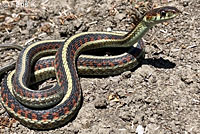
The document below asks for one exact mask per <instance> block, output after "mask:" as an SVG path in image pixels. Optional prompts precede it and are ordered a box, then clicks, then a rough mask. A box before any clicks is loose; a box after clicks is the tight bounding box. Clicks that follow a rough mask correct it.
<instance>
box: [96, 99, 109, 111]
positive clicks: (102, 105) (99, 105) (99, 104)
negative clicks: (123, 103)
mask: <svg viewBox="0 0 200 134" xmlns="http://www.w3.org/2000/svg"><path fill="white" fill-rule="evenodd" d="M94 105H95V108H96V109H105V108H106V107H107V105H108V104H107V101H106V99H97V100H96V102H95V104H94Z"/></svg>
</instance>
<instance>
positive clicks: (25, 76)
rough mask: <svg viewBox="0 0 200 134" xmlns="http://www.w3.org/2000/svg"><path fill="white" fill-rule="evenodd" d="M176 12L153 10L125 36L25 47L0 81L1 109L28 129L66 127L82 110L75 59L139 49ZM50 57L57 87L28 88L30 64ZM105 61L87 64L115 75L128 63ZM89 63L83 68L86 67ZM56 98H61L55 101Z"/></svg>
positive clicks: (85, 36) (87, 36)
mask: <svg viewBox="0 0 200 134" xmlns="http://www.w3.org/2000/svg"><path fill="white" fill-rule="evenodd" d="M179 13H180V11H179V10H178V9H177V8H175V7H171V6H165V7H160V8H155V9H152V10H150V11H148V12H146V14H145V15H144V16H143V17H142V18H141V20H140V21H139V23H138V24H137V25H136V27H135V28H133V29H132V30H131V31H130V32H128V33H127V34H121V33H114V32H83V33H79V34H75V35H73V36H71V37H70V38H68V39H66V40H65V41H59V40H45V41H40V42H36V43H33V44H31V45H28V46H26V47H25V48H24V49H23V50H22V51H21V52H20V54H19V56H18V59H17V62H16V67H15V70H14V71H12V72H11V73H9V74H8V75H6V76H5V78H4V79H3V81H2V85H1V90H0V101H1V103H2V105H3V107H4V108H5V109H6V111H7V112H8V113H9V114H10V115H11V116H13V117H14V118H15V119H17V120H18V121H20V123H21V124H23V125H24V126H27V127H29V128H31V129H37V130H44V129H55V128H57V127H61V126H63V125H65V124H66V123H67V122H69V121H70V120H71V119H72V118H73V117H75V115H76V114H78V111H79V109H80V107H81V102H82V101H81V100H82V90H81V85H80V81H79V77H78V73H79V71H78V69H77V58H78V57H79V55H81V54H82V53H83V52H85V51H88V50H92V51H93V50H95V49H99V48H118V49H121V48H126V47H131V46H133V44H136V45H135V46H139V47H141V45H138V44H140V43H137V42H138V41H139V40H141V38H142V37H143V36H144V35H145V33H147V31H148V30H149V29H150V28H151V27H153V26H154V25H156V24H159V23H162V22H165V21H167V20H171V19H173V18H174V17H176V16H177V15H178V14H179ZM58 42H61V43H58ZM55 50H56V54H55ZM142 50H143V48H142ZM141 53H143V51H140V52H139V53H137V54H135V55H136V57H137V56H138V55H141ZM52 54H55V58H54V62H53V68H54V70H55V76H56V79H57V84H56V86H53V87H52V88H49V89H47V90H44V91H42V92H40V91H34V90H31V89H29V88H28V86H29V84H30V83H31V82H30V80H31V70H32V68H33V65H34V64H33V63H35V62H36V61H37V60H38V59H40V58H41V57H43V56H49V55H52ZM86 57H87V56H86ZM88 57H91V56H88ZM104 58H105V57H104ZM118 58H121V57H118ZM126 58H127V57H126ZM94 59H95V58H94ZM105 59H107V62H105V61H103V60H102V59H101V58H100V59H99V61H101V62H99V63H97V62H94V63H91V62H90V60H89V61H88V63H89V64H91V67H93V68H95V69H96V70H95V71H98V69H99V68H101V67H102V66H105V67H104V68H103V69H102V70H103V71H104V70H105V71H108V70H110V72H113V73H115V72H114V71H112V70H117V69H115V67H119V66H123V65H124V64H126V63H127V62H128V61H129V60H130V59H123V60H121V61H120V62H112V61H113V60H114V58H111V59H109V58H105ZM96 60H97V59H96ZM89 64H85V65H83V66H88V65H89ZM115 64H116V65H115ZM134 64H137V62H136V60H134V61H133V63H132V65H134ZM122 68H123V67H122ZM122 70H123V69H122ZM89 71H90V69H89V68H87V69H86V72H89ZM108 74H109V73H108ZM116 74H117V73H116ZM91 75H92V74H91ZM99 75H100V74H99ZM49 96H50V97H49ZM59 97H60V98H61V99H57V98H59ZM29 98H30V101H32V99H31V98H33V99H35V100H38V102H40V101H41V100H44V103H45V100H46V99H47V100H48V103H52V104H51V105H50V106H47V107H45V105H47V104H44V105H43V106H44V107H42V106H41V107H32V105H31V104H30V105H29V104H28V103H27V102H24V101H28V100H29ZM52 98H53V99H52ZM54 98H56V103H55V102H52V101H54ZM33 104H34V103H33Z"/></svg>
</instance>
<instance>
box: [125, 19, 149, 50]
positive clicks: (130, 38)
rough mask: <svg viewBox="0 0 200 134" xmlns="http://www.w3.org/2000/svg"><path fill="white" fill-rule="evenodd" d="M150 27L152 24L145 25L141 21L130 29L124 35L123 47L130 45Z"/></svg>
mask: <svg viewBox="0 0 200 134" xmlns="http://www.w3.org/2000/svg"><path fill="white" fill-rule="evenodd" d="M151 27H152V26H147V25H146V24H145V22H143V21H141V22H140V23H139V24H138V25H137V26H136V27H135V28H134V29H133V30H132V31H130V32H129V33H128V34H126V35H125V37H124V39H123V47H130V46H132V45H133V44H135V43H136V42H137V41H139V40H140V39H141V38H142V37H143V36H144V34H145V33H146V32H147V31H148V30H149V29H150V28H151Z"/></svg>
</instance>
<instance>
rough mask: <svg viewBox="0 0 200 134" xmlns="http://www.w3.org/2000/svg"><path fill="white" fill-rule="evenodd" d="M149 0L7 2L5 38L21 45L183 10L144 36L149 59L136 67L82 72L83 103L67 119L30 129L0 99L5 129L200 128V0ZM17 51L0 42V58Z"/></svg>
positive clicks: (0, 21)
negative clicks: (161, 9) (153, 12)
mask: <svg viewBox="0 0 200 134" xmlns="http://www.w3.org/2000/svg"><path fill="white" fill-rule="evenodd" d="M11 2H12V1H11ZM146 3H151V2H144V1H137V2H136V1H134V0H115V1H114V0H90V1H87V0H74V1H73V0H71V1H70V0H68V1H62V0H54V1H53V0H46V1H44V0H43V1H40V2H38V1H29V3H28V4H26V5H25V6H26V7H25V8H23V7H22V6H21V5H18V6H19V7H18V8H9V7H7V6H6V5H5V3H3V4H4V5H3V7H2V8H1V9H0V41H1V43H18V44H20V45H22V46H24V45H26V44H27V43H29V42H33V41H36V40H46V39H64V38H68V37H70V36H72V35H74V34H76V33H80V32H83V31H107V30H118V31H119V30H126V31H129V30H130V29H131V28H132V27H133V26H134V23H133V22H135V17H136V16H142V14H144V11H146V10H149V9H151V8H153V7H157V6H164V5H171V6H176V7H177V8H178V9H180V10H181V11H182V14H181V15H180V16H179V17H177V18H176V19H174V20H172V21H170V22H167V23H164V24H159V25H157V26H155V27H153V28H152V29H151V30H150V31H149V32H148V33H147V34H146V35H145V36H144V41H145V48H146V55H145V59H144V60H143V61H142V63H141V65H140V66H138V67H137V68H136V69H135V70H132V71H127V72H124V73H122V74H121V75H117V76H112V77H111V76H110V77H104V78H82V77H81V78H80V81H81V86H82V91H83V97H84V100H83V106H82V107H81V109H80V111H79V113H78V115H77V117H76V118H75V119H74V120H72V121H71V122H69V123H68V124H66V125H65V126H63V127H61V128H58V129H56V130H49V131H35V130H30V129H28V128H26V127H24V126H22V125H21V124H20V123H19V122H18V121H15V120H13V119H12V118H11V117H9V116H8V114H7V113H6V112H5V111H4V109H3V107H2V106H1V105H0V119H1V121H0V133H31V134H34V133H37V134H42V133H47V132H48V133H56V134H57V133H66V134H68V133H69V134H72V133H76V134H86V133H87V134H95V133H98V134H101V133H102V134H118V133H119V134H126V133H133V134H134V133H137V132H136V130H138V128H143V129H144V131H145V133H146V134H175V133H177V134H179V133H180V134H197V133H200V112H199V111H200V69H199V68H200V46H199V43H200V39H199V38H198V37H200V2H199V1H197V0H191V1H187V0H180V1H171V0H168V1H167V0H165V1H164V0H163V1H157V0H156V1H154V3H153V5H151V4H149V5H146ZM37 5H38V6H37ZM1 6H2V4H1ZM136 11H137V12H138V13H136ZM18 53H19V52H18V51H16V50H8V51H5V50H1V51H0V64H1V66H4V65H6V64H8V63H10V62H11V61H14V60H16V58H17V56H16V55H17V54H18Z"/></svg>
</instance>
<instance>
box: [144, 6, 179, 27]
mask: <svg viewBox="0 0 200 134" xmlns="http://www.w3.org/2000/svg"><path fill="white" fill-rule="evenodd" d="M179 13H180V11H179V10H178V9H177V8H175V7H171V6H166V7H161V8H155V9H153V10H151V11H149V12H147V13H146V14H145V16H144V17H143V21H144V22H145V23H146V25H148V26H153V25H155V24H158V23H161V22H165V21H167V20H170V19H173V18H174V17H176V16H177V15H178V14H179Z"/></svg>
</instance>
